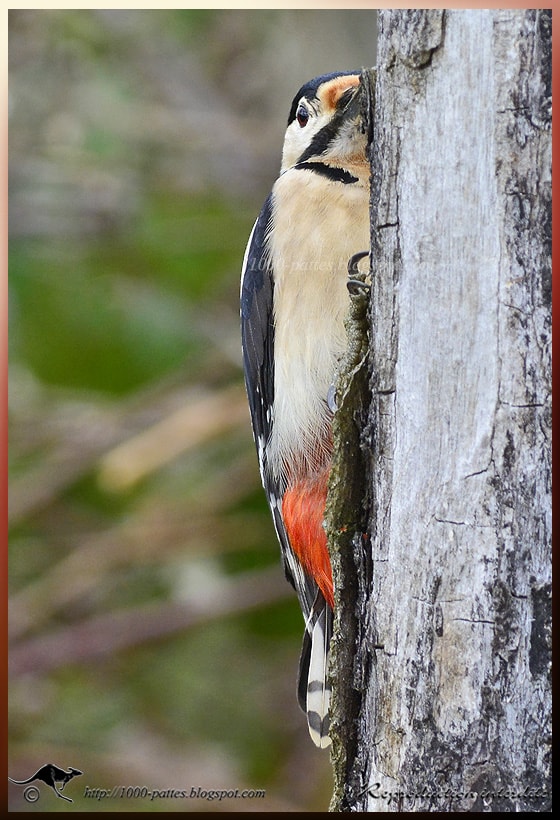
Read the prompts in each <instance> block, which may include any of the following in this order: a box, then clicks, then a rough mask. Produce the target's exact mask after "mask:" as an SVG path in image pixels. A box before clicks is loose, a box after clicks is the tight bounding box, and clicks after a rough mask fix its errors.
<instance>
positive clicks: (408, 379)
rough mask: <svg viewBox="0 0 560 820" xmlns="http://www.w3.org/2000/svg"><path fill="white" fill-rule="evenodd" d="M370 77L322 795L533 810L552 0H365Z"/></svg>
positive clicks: (545, 511) (368, 805)
mask: <svg viewBox="0 0 560 820" xmlns="http://www.w3.org/2000/svg"><path fill="white" fill-rule="evenodd" d="M375 94H376V104H375V116H374V126H373V144H372V148H371V161H372V173H373V189H372V249H373V254H372V259H373V261H372V280H373V284H372V293H371V306H370V317H371V325H370V328H369V361H367V357H366V365H365V366H366V373H367V372H369V376H370V379H369V387H370V391H371V403H370V405H369V408H366V410H365V411H364V402H365V401H366V400H367V393H368V390H367V386H368V379H367V378H364V370H363V367H362V368H361V369H360V367H359V365H358V364H357V362H358V361H359V356H358V358H354V360H353V363H352V361H351V362H347V363H346V376H343V378H347V379H348V374H349V372H350V381H352V378H354V382H355V381H356V378H355V374H357V373H358V374H359V378H358V397H357V398H356V397H352V395H351V391H350V390H348V389H347V387H346V388H345V389H344V391H343V392H345V395H346V396H349V405H348V403H346V405H345V402H344V401H342V402H340V403H339V406H340V407H341V409H340V416H341V418H340V420H339V421H338V427H336V428H335V448H336V456H335V467H334V470H333V478H332V481H331V485H330V490H329V507H328V513H327V525H328V533H329V542H330V545H331V550H332V557H333V571H334V575H335V586H336V587H337V588H338V593H337V611H336V625H335V637H334V639H333V660H332V674H333V683H334V685H335V697H334V703H333V711H334V714H333V735H334V738H333V761H334V766H335V793H334V797H333V802H332V805H331V808H332V809H333V810H335V811H498V812H505V811H547V810H550V800H549V793H550V779H549V777H550V757H549V755H550V745H549V744H550V732H551V726H550V678H549V675H550V610H551V607H550V592H551V557H550V529H551V521H550V518H551V500H550V475H551V444H550V390H551V384H550V379H551V369H550V324H551V312H550V308H551V276H550V274H551V135H550V117H551V114H550V104H551V13H550V11H548V10H540V11H539V10H519V11H518V10H511V9H502V10H495V11H493V10H456V11H453V10H447V11H444V10H406V11H394V10H393V11H381V12H380V13H379V42H378V63H377V81H376V87H375ZM357 250H361V249H357ZM354 347H356V346H354ZM358 349H359V345H358ZM352 374H354V375H353V376H352ZM337 415H338V414H337ZM348 424H349V425H350V427H349V428H348V426H346V427H345V425H348ZM341 431H342V432H341ZM364 474H365V476H366V479H367V480H366V483H365V485H364V480H363V476H364ZM352 476H353V477H352ZM357 477H358V478H357ZM356 487H358V489H356ZM349 491H351V495H350V497H351V499H352V503H351V504H350V508H351V509H350V511H349V510H348V506H349V505H348V503H347V500H346V502H345V501H344V493H345V492H346V493H348V492H349ZM341 494H342V500H341ZM352 510H353V512H352Z"/></svg>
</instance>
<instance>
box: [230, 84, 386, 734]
mask: <svg viewBox="0 0 560 820" xmlns="http://www.w3.org/2000/svg"><path fill="white" fill-rule="evenodd" d="M362 93H363V87H362V85H361V82H360V73H359V72H344V73H334V74H326V75H323V76H321V77H318V78H316V79H314V80H311V81H310V82H308V83H306V84H305V85H304V86H302V88H300V90H299V91H298V93H297V94H296V96H295V98H294V100H293V102H292V107H291V109H290V115H289V118H288V127H287V130H286V136H285V139H284V148H283V154H282V166H281V171H280V176H279V177H278V179H277V180H276V182H275V184H274V187H273V189H272V192H271V194H270V195H269V197H268V199H267V200H266V202H265V204H264V207H263V209H262V211H261V213H260V216H259V217H258V219H257V221H256V223H255V226H254V228H253V231H252V233H251V236H250V238H249V242H248V245H247V250H246V252H245V258H244V261H243V276H242V281H241V335H242V347H243V363H244V369H245V382H246V387H247V393H248V398H249V406H250V411H251V419H252V425H253V434H254V438H255V443H256V447H257V452H258V457H259V464H260V472H261V479H262V483H263V486H264V489H265V492H266V496H267V498H268V502H269V505H270V508H271V511H272V515H273V519H274V524H275V527H276V533H277V535H278V539H279V541H280V546H281V550H282V556H283V563H284V569H285V573H286V577H287V579H288V580H289V581H290V583H291V584H292V585H293V586H294V588H295V590H296V592H297V595H298V598H299V602H300V605H301V608H302V611H303V616H304V619H305V632H304V639H303V647H302V652H301V659H300V668H299V685H298V699H299V703H300V705H301V707H302V709H303V710H304V711H306V712H307V719H308V724H309V731H310V734H311V737H312V739H313V741H314V742H315V743H316V745H318V746H319V747H322V748H324V747H326V746H328V745H329V744H330V742H331V741H330V738H329V715H328V710H329V700H330V694H331V693H330V685H329V683H328V680H327V662H328V648H329V642H330V637H331V632H332V618H333V607H334V595H333V581H332V572H331V564H330V560H329V554H328V550H327V541H326V535H325V530H324V528H323V518H324V511H325V502H326V495H327V481H328V477H329V471H330V465H331V452H332V434H331V421H332V416H333V401H332V398H331V396H332V386H333V381H334V377H335V371H336V366H337V361H338V359H339V357H340V356H341V355H342V353H343V352H344V349H345V346H346V332H345V328H344V319H345V315H346V313H347V310H348V306H349V294H348V288H347V267H348V261H349V259H350V258H351V257H352V256H353V255H354V254H355V253H356V251H357V250H362V249H363V248H367V247H369V191H370V171H369V165H368V162H367V158H366V142H367V136H366V128H365V126H364V122H363V117H362V113H361V111H362ZM361 255H364V254H361Z"/></svg>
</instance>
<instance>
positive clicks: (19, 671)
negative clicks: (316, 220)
mask: <svg viewBox="0 0 560 820" xmlns="http://www.w3.org/2000/svg"><path fill="white" fill-rule="evenodd" d="M375 25H376V15H375V11H239V10H238V11H225V10H216V11H211V10H199V11H196V10H160V11H155V10H154V11H124V10H123V11H110V10H73V11H72V10H71V11H63V10H44V11H41V10H33V11H10V13H9V65H10V68H9V103H10V120H9V122H10V126H9V177H10V197H9V222H10V259H9V285H10V296H9V299H10V301H9V307H10V336H9V349H10V384H9V419H10V454H9V464H10V565H9V566H10V597H11V599H10V641H11V651H10V690H9V691H10V724H9V732H10V746H9V774H10V776H11V777H13V778H16V779H24V778H27V777H28V776H30V775H31V774H32V773H33V772H35V771H36V769H38V768H39V766H41V765H42V764H43V763H47V762H48V763H55V764H57V765H59V766H62V767H64V768H66V767H68V766H74V767H76V768H79V769H81V770H82V771H83V772H84V774H83V776H81V777H78V778H77V779H76V780H74V781H72V782H71V783H70V784H69V785H68V787H67V794H68V796H71V797H72V798H73V799H74V803H73V809H74V810H78V811H96V812H98V811H301V810H303V811H323V810H325V809H326V808H327V806H328V803H329V799H330V794H331V774H330V763H329V759H328V753H322V752H319V751H318V750H316V749H315V748H314V746H313V745H312V743H311V740H310V739H309V736H308V733H307V728H306V722H305V718H304V715H303V714H302V713H300V712H299V709H298V707H297V704H296V694H295V681H296V671H297V662H298V657H299V648H300V641H301V636H302V629H303V624H302V618H301V613H300V610H299V607H298V605H297V602H296V598H295V594H294V593H293V592H292V590H291V587H290V586H289V585H288V584H287V583H286V582H285V580H284V578H283V574H282V571H281V569H280V560H279V548H278V545H277V543H276V539H275V535H274V531H273V527H272V523H271V520H270V517H269V513H268V509H267V508H266V504H265V500H264V495H263V492H262V488H261V485H260V480H259V474H258V468H257V461H256V455H255V452H254V448H253V442H252V438H251V433H250V425H249V416H248V411H247V407H246V399H245V394H244V388H243V379H242V372H241V356H240V342H239V320H238V291H239V272H240V266H241V260H242V257H243V251H244V247H245V243H246V240H247V237H248V235H249V233H250V230H251V227H252V223H253V221H254V219H255V217H256V216H257V214H258V212H259V210H260V207H261V205H262V202H263V200H264V198H265V196H266V195H267V193H268V191H269V190H270V187H271V185H272V183H273V181H274V179H275V176H276V174H277V171H278V168H279V162H280V153H281V146H282V139H283V132H284V127H285V122H286V118H287V114H288V111H289V106H290V103H291V100H292V97H293V96H294V94H295V92H296V91H297V89H298V88H299V87H300V85H302V84H303V83H304V82H305V81H307V80H308V79H310V78H311V77H313V76H316V75H318V74H322V73H325V72H328V71H333V70H338V69H354V68H358V69H359V68H361V67H362V66H371V65H373V64H374V63H375V54H374V51H373V49H374V43H375ZM36 785H38V786H40V791H41V797H40V799H39V800H38V801H37V802H36V803H34V804H29V803H26V802H25V800H24V799H23V796H22V793H23V789H22V788H21V787H18V786H13V785H10V789H9V794H10V800H11V803H10V808H11V809H12V810H13V811H33V810H36V811H57V810H60V809H61V807H62V804H61V802H60V800H58V799H57V798H56V797H55V795H54V794H53V793H52V791H51V790H50V789H49V788H48V787H47V786H45V785H42V784H40V783H38V784H36ZM119 785H122V786H125V787H126V786H146V787H148V788H157V789H169V788H175V789H186V790H187V791H189V793H190V789H191V787H201V788H204V789H229V788H239V789H243V788H250V789H251V788H252V789H266V798H265V799H264V800H262V799H255V800H249V799H246V800H224V801H222V802H217V801H207V800H206V801H205V800H173V799H167V800H165V799H160V800H157V801H154V802H150V801H149V800H142V799H125V798H121V799H118V800H105V801H97V800H94V799H87V798H85V797H84V796H83V795H84V789H85V787H86V786H89V787H90V788H109V789H111V788H113V787H114V786H119Z"/></svg>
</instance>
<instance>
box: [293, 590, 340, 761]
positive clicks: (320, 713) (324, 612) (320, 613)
mask: <svg viewBox="0 0 560 820" xmlns="http://www.w3.org/2000/svg"><path fill="white" fill-rule="evenodd" d="M332 623H333V613H332V610H331V608H330V606H329V605H328V604H327V602H326V601H325V599H324V597H323V595H322V594H321V592H320V591H318V592H317V595H316V597H315V601H314V603H313V606H312V608H311V611H310V613H309V617H308V619H307V623H306V629H305V634H304V637H303V646H302V650H301V658H300V666H299V686H298V699H299V704H300V706H301V708H302V709H303V711H304V712H306V713H307V723H308V726H309V734H310V735H311V739H312V740H313V742H314V743H315V745H316V746H318V747H319V748H320V749H326V748H327V746H330V743H331V739H330V737H329V729H330V720H329V704H330V699H331V686H330V683H329V682H328V680H327V665H328V659H329V644H330V640H331V635H332Z"/></svg>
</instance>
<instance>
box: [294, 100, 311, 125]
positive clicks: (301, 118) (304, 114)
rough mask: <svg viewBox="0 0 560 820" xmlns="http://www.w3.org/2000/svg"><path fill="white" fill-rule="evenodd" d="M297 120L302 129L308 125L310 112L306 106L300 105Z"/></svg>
mask: <svg viewBox="0 0 560 820" xmlns="http://www.w3.org/2000/svg"><path fill="white" fill-rule="evenodd" d="M296 119H297V121H298V123H299V127H300V128H305V126H306V125H307V121H308V119H309V112H308V110H307V108H305V106H303V105H300V107H299V108H298V110H297V113H296Z"/></svg>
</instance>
